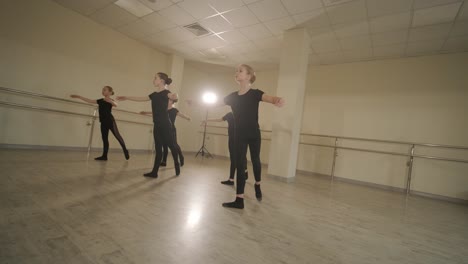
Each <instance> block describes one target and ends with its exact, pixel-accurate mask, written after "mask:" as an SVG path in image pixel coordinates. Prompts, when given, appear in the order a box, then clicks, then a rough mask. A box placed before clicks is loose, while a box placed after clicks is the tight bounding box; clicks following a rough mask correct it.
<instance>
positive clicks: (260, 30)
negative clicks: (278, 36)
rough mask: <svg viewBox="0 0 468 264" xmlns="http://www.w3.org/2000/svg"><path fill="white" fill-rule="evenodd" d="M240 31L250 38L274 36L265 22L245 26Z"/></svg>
mask: <svg viewBox="0 0 468 264" xmlns="http://www.w3.org/2000/svg"><path fill="white" fill-rule="evenodd" d="M239 31H240V32H241V33H242V34H243V35H244V36H246V37H247V38H248V39H250V40H253V39H261V38H266V37H270V36H272V34H271V32H270V31H269V30H268V28H266V27H265V26H264V25H263V24H257V25H253V26H248V27H244V28H241V29H239Z"/></svg>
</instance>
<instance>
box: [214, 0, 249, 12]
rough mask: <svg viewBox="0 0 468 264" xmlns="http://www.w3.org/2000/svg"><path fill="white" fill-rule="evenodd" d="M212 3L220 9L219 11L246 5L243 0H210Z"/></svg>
mask: <svg viewBox="0 0 468 264" xmlns="http://www.w3.org/2000/svg"><path fill="white" fill-rule="evenodd" d="M209 1H210V3H211V5H212V6H213V7H214V8H216V10H218V12H225V11H228V10H232V9H236V8H239V7H241V6H243V5H244V2H242V1H241V0H209Z"/></svg>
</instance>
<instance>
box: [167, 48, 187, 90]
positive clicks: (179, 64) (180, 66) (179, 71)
mask: <svg viewBox="0 0 468 264" xmlns="http://www.w3.org/2000/svg"><path fill="white" fill-rule="evenodd" d="M167 74H168V75H169V77H171V79H172V84H171V87H170V90H171V92H173V93H180V90H181V88H182V87H181V86H182V78H183V76H184V58H182V57H180V56H179V55H176V54H171V56H169V72H168V73H167Z"/></svg>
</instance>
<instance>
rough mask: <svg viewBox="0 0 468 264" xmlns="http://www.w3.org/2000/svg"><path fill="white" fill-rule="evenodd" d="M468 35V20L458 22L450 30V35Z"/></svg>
mask: <svg viewBox="0 0 468 264" xmlns="http://www.w3.org/2000/svg"><path fill="white" fill-rule="evenodd" d="M465 35H468V21H459V22H456V23H455V25H453V27H452V31H450V37H461V36H465Z"/></svg>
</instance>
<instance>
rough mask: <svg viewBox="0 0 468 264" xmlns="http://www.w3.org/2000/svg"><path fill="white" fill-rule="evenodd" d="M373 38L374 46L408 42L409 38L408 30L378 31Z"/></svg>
mask: <svg viewBox="0 0 468 264" xmlns="http://www.w3.org/2000/svg"><path fill="white" fill-rule="evenodd" d="M371 38H372V44H373V45H374V47H376V46H388V45H394V44H402V43H406V41H407V39H408V30H400V31H389V32H382V33H377V34H373V35H372V36H371Z"/></svg>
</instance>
